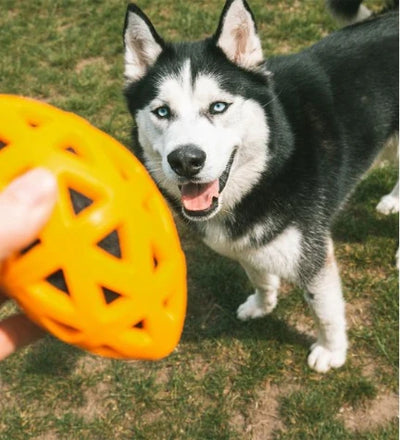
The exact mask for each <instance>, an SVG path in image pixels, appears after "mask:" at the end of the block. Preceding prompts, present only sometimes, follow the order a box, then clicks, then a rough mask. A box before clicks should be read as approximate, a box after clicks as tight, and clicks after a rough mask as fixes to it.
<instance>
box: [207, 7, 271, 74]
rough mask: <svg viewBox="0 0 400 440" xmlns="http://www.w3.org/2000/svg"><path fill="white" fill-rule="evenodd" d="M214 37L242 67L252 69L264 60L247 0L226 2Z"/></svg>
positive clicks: (228, 55)
mask: <svg viewBox="0 0 400 440" xmlns="http://www.w3.org/2000/svg"><path fill="white" fill-rule="evenodd" d="M213 38H214V41H215V43H216V45H217V46H219V47H220V48H221V49H222V50H223V52H224V53H225V55H226V56H227V57H228V58H229V59H230V60H231V61H232V62H234V63H236V64H238V65H240V66H242V67H245V68H250V69H251V68H254V67H256V66H257V65H259V64H260V63H261V62H262V61H263V60H264V57H263V53H262V48H261V41H260V39H259V37H258V34H257V27H256V23H255V21H254V17H253V13H252V12H251V10H250V7H249V5H248V4H247V2H246V1H245V0H228V1H227V2H226V4H225V7H224V9H223V11H222V14H221V18H220V21H219V25H218V28H217V31H216V33H215V34H214V37H213Z"/></svg>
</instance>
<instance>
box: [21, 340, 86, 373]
mask: <svg viewBox="0 0 400 440" xmlns="http://www.w3.org/2000/svg"><path fill="white" fill-rule="evenodd" d="M84 354H85V353H84V352H83V351H81V350H79V349H77V348H75V347H72V346H70V345H67V344H64V343H63V342H61V341H58V340H57V339H55V338H53V337H52V336H46V338H45V339H44V340H43V341H42V342H40V343H38V344H36V345H35V346H33V347H32V348H31V349H30V351H29V352H28V353H27V354H26V356H25V357H24V366H23V371H24V372H25V373H27V374H35V375H46V376H57V377H59V376H64V377H67V376H69V375H70V374H72V373H73V371H74V369H75V366H76V363H77V362H78V360H79V358H80V357H82V356H84Z"/></svg>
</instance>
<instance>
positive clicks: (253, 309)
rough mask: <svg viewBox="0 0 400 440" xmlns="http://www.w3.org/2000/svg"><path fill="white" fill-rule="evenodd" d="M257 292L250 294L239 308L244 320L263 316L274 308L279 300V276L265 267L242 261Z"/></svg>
mask: <svg viewBox="0 0 400 440" xmlns="http://www.w3.org/2000/svg"><path fill="white" fill-rule="evenodd" d="M241 265H242V267H243V268H244V270H245V271H246V274H247V276H248V277H249V279H250V281H251V283H252V284H253V286H254V287H255V293H254V294H252V295H249V297H248V298H247V300H246V301H245V302H244V303H243V304H242V305H241V306H240V307H239V308H238V310H237V316H238V318H239V319H241V320H242V321H247V320H248V319H254V318H262V317H263V316H265V315H268V314H269V313H271V312H272V310H274V308H275V306H276V304H277V302H278V290H279V286H280V280H279V277H278V276H276V275H273V274H270V273H267V272H266V271H265V268H263V267H258V266H256V265H252V264H250V263H248V262H241Z"/></svg>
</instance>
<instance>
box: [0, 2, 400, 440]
mask: <svg viewBox="0 0 400 440" xmlns="http://www.w3.org/2000/svg"><path fill="white" fill-rule="evenodd" d="M126 3H127V2H123V1H120V0H118V1H117V0H108V1H97V2H96V1H93V0H81V1H77V0H36V1H35V2H29V3H27V2H26V1H22V0H2V14H0V27H1V30H2V31H1V32H0V91H1V92H2V93H15V94H20V95H27V96H32V97H36V98H40V99H43V100H46V101H48V102H50V103H52V104H54V105H57V106H59V107H62V108H64V109H67V110H70V111H74V112H76V113H78V114H80V115H81V116H83V117H85V118H87V119H88V120H89V121H91V122H92V123H93V124H94V125H96V126H98V127H99V128H101V129H103V130H105V131H107V132H108V133H110V134H111V135H113V136H114V137H116V138H117V139H118V140H120V141H122V142H123V143H124V144H126V145H128V144H129V141H130V139H129V138H130V134H129V133H130V127H131V121H130V118H129V116H128V114H127V110H126V108H125V103H124V101H123V98H122V93H121V90H122V84H123V81H122V72H123V61H122V60H123V57H122V38H121V28H122V22H123V17H124V13H125V7H126ZM222 3H223V2H222V1H218V2H212V1H210V0H199V1H196V2H188V1H184V0H178V1H172V0H162V1H161V0H143V1H141V2H140V6H142V7H143V8H144V9H145V10H146V12H147V13H148V14H149V15H150V16H151V17H152V19H153V21H154V23H155V25H156V27H157V29H158V30H159V32H160V33H161V34H162V35H164V36H166V38H168V39H172V40H179V39H198V38H202V37H204V36H206V35H209V33H210V32H212V31H214V29H215V27H216V23H217V22H216V20H217V18H218V15H219V11H220V9H221V8H222ZM323 3H324V2H323V1H322V0H321V1H318V2H316V1H310V0H304V1H297V0H296V1H295V0H293V1H285V2H284V1H278V0H269V1H268V2H266V1H263V0H253V1H252V2H251V4H252V6H253V9H254V12H255V15H256V17H258V20H259V29H260V33H261V35H262V37H263V44H264V50H265V53H266V55H273V54H277V53H282V52H284V53H287V52H292V51H295V50H298V49H300V48H302V47H305V46H307V45H309V44H311V43H313V42H315V41H317V40H318V39H320V38H321V37H323V36H324V35H326V34H327V33H329V32H330V31H332V30H333V29H335V28H337V25H336V23H335V22H334V21H333V20H332V19H331V18H330V17H329V15H328V14H327V13H326V11H325V10H324V6H323ZM367 3H368V5H369V6H371V7H373V8H375V9H379V7H380V6H381V5H382V3H383V2H382V1H378V0H376V1H374V0H371V1H370V2H367ZM396 177H397V170H396V169H395V168H394V167H390V166H388V167H385V168H377V169H375V170H374V171H373V172H372V173H371V174H370V175H369V177H368V178H366V179H365V180H364V181H363V182H362V183H361V184H360V186H359V187H358V189H357V191H356V192H355V193H354V195H353V196H352V198H351V200H350V201H349V203H347V205H346V207H345V209H344V210H343V212H342V213H341V215H340V216H339V217H338V219H337V222H336V224H335V229H334V237H335V243H336V251H337V257H338V261H339V264H340V267H341V271H342V276H343V285H344V292H345V296H346V299H347V301H348V315H349V326H350V329H349V334H350V342H351V348H350V353H349V358H348V362H347V363H346V365H345V366H344V367H343V368H342V369H340V370H338V371H334V372H331V373H329V374H327V375H325V376H321V375H318V374H316V373H313V372H312V371H310V370H309V369H308V368H307V366H306V362H305V361H306V357H307V351H308V347H309V344H310V340H311V339H312V335H313V332H312V330H310V329H311V328H312V327H311V318H310V317H309V314H308V310H307V308H306V306H305V304H304V301H303V300H302V295H301V292H300V291H299V290H298V289H297V288H295V287H293V286H291V285H284V286H283V293H282V297H281V300H280V303H279V305H278V307H277V309H276V311H274V313H273V314H272V315H271V316H270V317H268V318H265V319H262V320H258V321H254V322H249V323H241V322H239V321H237V320H236V318H235V310H236V308H237V306H238V305H239V304H240V303H241V302H242V301H243V300H244V299H245V298H246V295H248V294H249V293H250V291H251V286H250V284H249V282H248V281H247V279H246V277H245V275H244V274H243V273H242V272H241V271H240V270H239V269H238V266H237V264H236V263H234V262H231V261H229V260H226V259H223V258H221V257H219V256H217V255H215V254H213V253H212V252H211V251H210V250H209V249H207V248H206V247H205V246H203V245H202V244H201V243H198V242H196V241H194V240H193V239H192V238H191V237H190V236H189V234H188V232H187V231H186V230H185V229H184V228H183V227H182V230H181V235H182V242H183V246H184V249H185V251H186V254H187V259H188V266H189V271H188V284H189V305H188V313H187V319H186V324H185V329H184V333H183V337H182V340H181V343H180V345H179V347H178V349H177V350H176V351H175V352H174V353H173V354H172V355H171V356H170V357H168V358H167V359H164V360H162V361H160V362H156V363H150V362H123V361H115V360H110V359H103V358H99V357H95V356H92V355H90V354H87V353H84V352H82V351H79V350H78V349H75V348H73V347H69V346H66V345H65V344H62V343H61V342H59V341H56V340H55V339H53V338H51V337H47V338H46V339H45V340H43V341H42V342H40V343H38V344H36V345H35V346H33V347H30V348H27V349H25V350H23V351H21V352H19V353H17V354H15V355H13V356H12V357H10V358H9V359H8V360H6V361H5V362H2V363H1V364H0V440H10V439H13V440H20V439H21V440H25V439H49V440H52V439H68V440H70V439H74V440H75V439H76V440H79V439H82V440H91V439H93V440H101V439H104V440H109V439H127V440H128V439H135V440H136V439H145V440H152V439H168V440H169V439H171V440H172V439H174V440H175V439H182V440H189V439H190V440H197V439H198V440H224V439H226V440H231V439H232V440H235V439H238V440H239V439H257V440H266V439H269V438H274V439H280V440H283V439H284V440H286V439H295V440H297V439H307V440H309V439H321V440H329V439H332V440H341V439H349V440H359V439H362V440H364V439H365V440H376V439H379V440H386V439H387V440H389V439H390V440H392V439H397V438H398V428H397V420H396V419H395V418H394V415H395V412H394V410H393V406H395V401H396V398H397V397H396V394H397V389H398V274H397V271H396V269H395V267H394V254H395V251H396V247H397V240H396V239H395V237H396V233H397V232H398V216H388V217H384V216H382V215H380V214H377V213H376V211H375V206H376V204H377V202H378V201H379V198H380V197H381V195H383V194H384V193H386V192H388V191H389V190H390V189H391V186H392V185H393V184H394V182H395V179H396ZM11 310H12V309H11V308H10V307H9V306H8V307H7V308H6V309H5V311H3V312H2V313H3V316H4V315H6V314H8V313H10V311H11ZM380 407H382V408H381V410H379V408H380ZM351 421H352V422H353V423H350V422H351ZM354 426H356V427H357V429H358V430H359V431H356V430H355V429H354Z"/></svg>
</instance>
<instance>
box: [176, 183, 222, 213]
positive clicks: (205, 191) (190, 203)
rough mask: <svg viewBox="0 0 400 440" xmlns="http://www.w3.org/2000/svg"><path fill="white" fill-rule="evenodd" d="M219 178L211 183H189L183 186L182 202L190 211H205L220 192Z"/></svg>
mask: <svg viewBox="0 0 400 440" xmlns="http://www.w3.org/2000/svg"><path fill="white" fill-rule="evenodd" d="M218 190H219V183H218V179H216V180H214V181H213V182H210V183H187V184H186V185H183V186H182V203H183V206H184V207H185V208H186V209H187V210H188V211H204V210H205V209H208V208H210V206H211V205H212V202H213V198H214V197H218V195H219V193H218Z"/></svg>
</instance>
